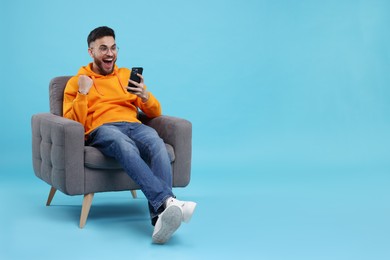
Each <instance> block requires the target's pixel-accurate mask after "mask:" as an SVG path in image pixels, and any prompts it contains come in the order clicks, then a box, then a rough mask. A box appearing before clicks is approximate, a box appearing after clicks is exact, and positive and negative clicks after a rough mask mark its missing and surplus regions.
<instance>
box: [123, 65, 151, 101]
mask: <svg viewBox="0 0 390 260" xmlns="http://www.w3.org/2000/svg"><path fill="white" fill-rule="evenodd" d="M142 71H143V69H142V68H140V67H137V68H132V69H131V75H130V79H129V83H128V87H127V91H128V92H130V93H132V94H134V95H136V96H138V97H140V98H141V99H142V102H144V103H145V102H147V101H148V99H149V93H148V91H147V90H146V89H145V85H144V77H143V76H142Z"/></svg>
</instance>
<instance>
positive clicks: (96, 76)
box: [77, 63, 127, 96]
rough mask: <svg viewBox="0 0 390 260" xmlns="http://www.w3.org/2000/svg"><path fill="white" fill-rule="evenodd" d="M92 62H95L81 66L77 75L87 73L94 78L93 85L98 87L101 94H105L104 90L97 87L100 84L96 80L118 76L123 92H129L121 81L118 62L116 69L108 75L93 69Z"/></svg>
mask: <svg viewBox="0 0 390 260" xmlns="http://www.w3.org/2000/svg"><path fill="white" fill-rule="evenodd" d="M92 64H93V63H89V64H88V65H87V66H83V67H81V68H80V70H79V72H78V73H77V75H78V76H80V75H86V76H88V77H90V78H91V79H92V81H93V87H94V88H95V89H96V91H97V92H98V93H99V94H100V95H102V96H104V94H103V91H101V90H99V88H98V87H97V85H98V84H96V80H99V79H107V78H109V77H116V78H117V80H118V82H119V84H120V86H121V88H122V90H123V92H124V93H127V91H126V86H123V84H122V82H121V80H120V78H119V76H118V71H119V69H118V66H117V65H116V64H115V65H114V70H113V71H112V73H111V74H107V75H101V74H98V73H95V72H94V71H93V70H92Z"/></svg>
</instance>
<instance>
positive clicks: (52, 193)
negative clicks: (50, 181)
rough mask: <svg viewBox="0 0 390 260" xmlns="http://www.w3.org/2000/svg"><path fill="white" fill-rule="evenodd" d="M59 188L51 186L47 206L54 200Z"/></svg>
mask: <svg viewBox="0 0 390 260" xmlns="http://www.w3.org/2000/svg"><path fill="white" fill-rule="evenodd" d="M56 191H57V189H56V188H53V187H51V189H50V192H49V196H48V197H47V202H46V206H50V203H51V201H52V200H53V197H54V194H56Z"/></svg>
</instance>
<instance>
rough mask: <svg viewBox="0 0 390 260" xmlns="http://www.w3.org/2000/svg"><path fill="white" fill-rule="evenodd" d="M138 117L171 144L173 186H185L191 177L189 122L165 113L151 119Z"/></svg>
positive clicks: (190, 133)
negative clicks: (173, 157)
mask: <svg viewBox="0 0 390 260" xmlns="http://www.w3.org/2000/svg"><path fill="white" fill-rule="evenodd" d="M140 119H141V121H142V122H143V123H144V124H146V125H148V126H150V127H152V128H154V129H155V130H156V131H157V133H158V134H159V136H160V137H161V138H162V139H163V140H164V142H165V143H167V144H170V145H172V146H173V149H174V151H175V158H176V159H175V161H174V162H173V165H172V172H173V186H174V187H185V186H187V185H188V183H189V182H190V177H191V156H192V124H191V122H189V121H188V120H185V119H182V118H178V117H172V116H166V115H163V116H159V117H156V118H152V119H149V118H146V116H144V115H140Z"/></svg>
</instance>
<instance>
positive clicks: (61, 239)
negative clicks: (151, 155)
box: [0, 0, 390, 259]
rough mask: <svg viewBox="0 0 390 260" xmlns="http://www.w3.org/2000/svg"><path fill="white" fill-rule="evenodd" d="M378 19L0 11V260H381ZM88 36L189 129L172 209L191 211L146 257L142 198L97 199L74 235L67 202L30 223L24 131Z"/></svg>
mask: <svg viewBox="0 0 390 260" xmlns="http://www.w3.org/2000/svg"><path fill="white" fill-rule="evenodd" d="M389 13H390V2H389V1H386V0H360V1H358V0H355V1H353V0H338V1H336V0H331V1H319V0H318V1H316V0H301V1H298V0H297V1H293V0H291V1H288V0H275V1H271V0H259V1H249V0H244V1H210V0H209V1H205V0H198V1H169V0H168V1H111V2H110V1H99V0H97V1H69V0H68V1H44V0H38V1H21V0H13V1H2V3H1V9H0V15H1V16H0V17H1V18H0V19H1V25H0V26H1V27H0V31H1V33H2V35H1V40H0V47H1V50H2V55H1V58H2V61H1V62H0V64H1V69H0V71H1V79H2V80H1V90H2V91H1V93H2V102H1V105H0V106H1V110H2V113H1V122H2V134H1V136H2V137H1V142H2V150H1V151H2V152H1V157H0V160H1V165H2V170H1V175H0V181H1V183H0V187H1V191H0V195H1V203H0V205H1V208H2V209H1V212H2V214H1V215H2V216H0V220H1V222H0V225H1V230H2V231H0V233H1V234H0V239H1V240H0V242H1V247H0V256H2V255H4V256H5V257H6V258H9V259H22V258H24V259H27V258H26V256H30V255H40V254H41V257H43V258H42V259H46V258H48V257H52V256H57V257H60V258H59V259H62V258H63V259H66V258H72V259H88V258H85V257H91V258H92V257H94V258H95V259H99V257H101V259H104V257H105V256H107V257H108V256H113V257H115V258H113V259H122V258H130V257H131V255H132V254H133V255H135V256H136V257H138V258H143V259H145V257H147V256H155V257H156V256H161V257H162V258H165V257H166V258H169V259H217V258H222V257H224V258H225V259H236V258H238V257H244V258H248V257H250V256H251V257H252V258H256V259H390V249H389V243H390V237H389V236H390V235H389V232H390V226H389V219H390V207H389V199H390V191H389V184H390V176H389V171H390V164H389V155H390V152H389V145H390V138H389V130H390V113H389V111H390V102H389V99H390V88H389V83H390V73H389V71H390V34H389V27H390V15H389ZM101 25H107V26H110V27H112V28H114V29H115V31H116V34H117V38H116V41H117V44H118V46H119V47H120V52H119V58H118V61H117V64H118V66H120V67H132V66H143V67H144V76H145V79H146V84H147V85H148V88H149V90H150V91H152V92H153V93H154V94H155V95H156V96H157V98H158V99H159V100H160V102H161V103H162V105H163V112H164V114H169V115H174V116H178V117H183V118H187V119H189V120H190V121H191V122H192V123H193V171H192V181H191V183H190V185H189V186H188V187H187V188H186V189H179V190H177V193H178V194H179V195H180V196H182V197H184V198H185V199H191V200H196V201H197V202H198V203H199V207H198V211H197V215H196V216H194V219H193V221H192V223H190V224H189V225H186V226H185V227H183V229H180V230H179V231H178V233H177V234H176V235H175V237H174V238H173V241H172V243H171V244H170V245H167V246H166V247H155V246H152V245H151V244H150V236H149V235H150V234H149V233H151V228H150V227H149V226H148V217H147V209H146V207H145V201H144V199H142V195H140V197H141V199H139V200H137V201H136V202H131V200H130V203H129V202H128V200H129V198H128V197H129V195H128V194H124V193H118V194H116V193H115V194H99V196H97V197H95V200H94V204H93V206H92V209H91V216H90V219H89V221H88V222H87V226H86V228H85V229H84V230H79V229H77V227H76V224H75V223H77V218H78V214H79V210H80V205H81V197H67V196H65V195H62V194H57V195H56V197H55V199H54V201H53V203H54V204H55V205H57V206H58V207H55V206H53V207H50V208H45V207H44V202H45V199H46V196H47V193H48V191H49V187H48V186H47V185H46V184H44V183H43V182H41V181H39V180H38V179H37V178H36V177H35V176H34V173H33V171H32V165H31V133H30V131H31V130H30V118H31V115H32V114H35V113H39V112H47V111H48V110H49V104H48V83H49V81H50V79H51V78H53V77H55V76H59V75H74V74H76V73H77V71H78V69H79V67H80V66H82V65H86V64H87V63H89V62H90V57H89V55H88V53H87V43H86V37H87V35H88V33H89V32H90V31H91V30H92V29H93V28H95V27H97V26H101ZM123 208H126V210H122V209H123ZM94 210H95V211H94ZM108 211H113V212H114V213H112V214H111V213H107V212H108ZM115 212H116V214H115ZM51 214H52V215H51ZM49 215H50V217H49ZM132 216H136V217H135V219H134V218H132ZM121 224H122V226H121ZM107 225H108V226H109V227H107ZM110 225H111V226H110ZM134 229H135V230H134ZM4 230H5V232H4ZM135 231H136V232H135ZM148 232H149V233H148ZM145 233H146V234H145ZM60 244H62V245H63V246H60ZM43 245H46V246H45V247H43ZM43 252H44V253H43ZM61 257H62V258H61ZM78 257H80V258H78ZM89 259H90V258H89ZM136 259H137V258H136Z"/></svg>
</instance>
